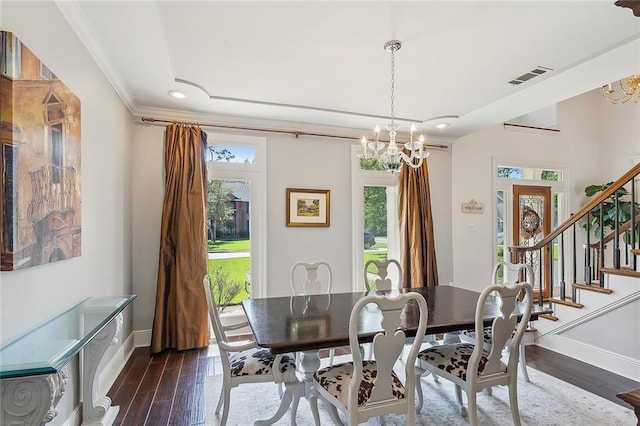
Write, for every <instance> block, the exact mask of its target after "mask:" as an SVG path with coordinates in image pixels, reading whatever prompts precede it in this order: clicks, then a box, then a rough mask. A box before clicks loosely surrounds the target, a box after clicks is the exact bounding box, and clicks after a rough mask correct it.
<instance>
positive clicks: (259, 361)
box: [203, 275, 301, 426]
mask: <svg viewBox="0 0 640 426" xmlns="http://www.w3.org/2000/svg"><path fill="white" fill-rule="evenodd" d="M203 284H204V292H205V296H206V299H207V307H208V309H209V318H210V321H211V327H212V328H213V333H214V335H215V337H216V343H217V345H218V348H219V349H220V361H221V363H222V391H221V392H220V399H219V400H218V405H217V406H216V411H215V413H216V414H218V413H219V412H220V408H222V407H224V409H223V411H222V419H221V421H220V425H222V426H224V425H226V423H227V418H228V416H229V403H230V402H231V388H234V387H236V386H238V385H241V384H243V383H263V382H274V383H277V384H280V383H282V384H284V386H285V388H286V390H285V392H284V394H283V395H282V399H281V401H280V406H279V407H278V410H277V412H276V413H275V414H274V415H273V416H272V417H271V418H270V419H268V420H264V421H258V422H256V423H255V424H256V425H270V424H272V423H275V422H276V421H278V420H279V419H280V418H281V417H282V416H283V415H284V414H285V412H286V411H287V408H289V406H291V424H292V425H295V424H296V411H297V408H298V402H299V400H300V394H301V388H300V382H299V381H298V378H297V376H296V367H295V361H294V357H293V355H292V354H278V355H274V354H272V353H271V351H270V350H269V349H263V348H259V347H257V346H256V344H255V342H249V343H243V344H233V343H230V342H229V340H228V339H227V335H226V331H228V330H235V329H237V328H240V327H243V326H245V325H246V323H241V324H234V325H232V326H224V325H222V322H221V321H220V317H219V316H218V308H217V306H216V303H215V301H214V299H213V295H212V294H211V283H210V280H209V276H208V275H206V276H205V277H204V279H203Z"/></svg>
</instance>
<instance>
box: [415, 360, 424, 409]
mask: <svg viewBox="0 0 640 426" xmlns="http://www.w3.org/2000/svg"><path fill="white" fill-rule="evenodd" d="M421 377H422V372H418V371H417V369H416V396H417V397H418V402H417V403H416V413H419V412H420V411H422V404H423V403H424V397H423V395H422V382H421V381H420V378H421Z"/></svg>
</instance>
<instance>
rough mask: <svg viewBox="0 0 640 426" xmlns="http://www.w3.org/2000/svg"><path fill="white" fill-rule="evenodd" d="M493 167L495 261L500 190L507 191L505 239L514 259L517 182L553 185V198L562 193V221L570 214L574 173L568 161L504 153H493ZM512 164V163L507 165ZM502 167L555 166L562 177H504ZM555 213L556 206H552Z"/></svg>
mask: <svg viewBox="0 0 640 426" xmlns="http://www.w3.org/2000/svg"><path fill="white" fill-rule="evenodd" d="M492 160H493V167H492V168H491V173H492V182H493V191H492V195H491V199H492V200H493V202H492V209H491V210H492V225H491V226H492V234H491V240H492V242H491V247H492V257H493V261H494V264H495V262H497V261H498V254H497V250H496V247H497V240H496V238H497V235H498V220H497V219H498V210H497V206H496V196H497V193H498V191H504V200H503V209H504V217H503V223H502V227H503V241H504V254H503V256H504V260H510V259H509V258H508V257H507V256H508V252H509V249H508V247H509V246H510V245H511V241H512V237H513V236H512V235H511V234H512V232H511V230H512V226H513V224H512V218H511V211H512V208H513V193H512V191H513V188H512V187H513V185H514V184H515V185H538V186H540V185H542V186H549V187H551V200H552V202H553V200H554V197H556V196H559V200H558V201H559V202H558V218H557V219H558V224H560V223H562V222H564V221H565V220H567V218H568V217H569V215H568V211H569V205H570V204H569V192H568V188H569V182H570V174H569V167H568V166H567V165H566V164H564V163H554V162H548V163H547V162H545V163H544V164H543V163H540V162H531V163H530V162H526V161H522V160H510V159H505V158H500V157H493V158H492ZM505 164H508V165H509V166H505ZM499 167H520V168H534V169H542V170H554V171H559V172H562V180H561V181H552V180H537V179H512V178H502V177H498V168H499ZM552 213H553V207H552ZM553 229H555V227H553V226H552V228H551V230H552V231H553Z"/></svg>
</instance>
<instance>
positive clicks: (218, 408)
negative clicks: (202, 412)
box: [216, 384, 224, 414]
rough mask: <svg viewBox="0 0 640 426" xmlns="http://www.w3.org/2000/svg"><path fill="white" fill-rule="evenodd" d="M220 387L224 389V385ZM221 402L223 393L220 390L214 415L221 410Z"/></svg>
mask: <svg viewBox="0 0 640 426" xmlns="http://www.w3.org/2000/svg"><path fill="white" fill-rule="evenodd" d="M222 386H223V388H224V384H223V385H222ZM222 401H224V392H223V390H222V389H221V390H220V398H218V405H217V406H216V414H218V413H219V412H220V409H221V408H222Z"/></svg>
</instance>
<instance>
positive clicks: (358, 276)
mask: <svg viewBox="0 0 640 426" xmlns="http://www.w3.org/2000/svg"><path fill="white" fill-rule="evenodd" d="M358 152H360V145H351V209H352V212H353V214H352V215H351V230H352V235H351V241H352V248H353V249H352V253H351V264H352V280H351V281H352V283H351V289H352V291H354V292H358V291H364V289H365V287H364V263H363V259H364V237H363V229H364V187H365V186H385V187H387V202H389V201H390V202H391V203H392V204H391V205H387V210H388V211H396V212H397V211H398V209H397V206H398V204H397V203H398V190H399V187H398V184H399V176H400V174H399V173H393V174H392V173H390V172H388V171H386V170H363V169H361V168H360V159H359V158H358ZM394 193H395V197H393V196H392V195H393V194H394ZM394 204H395V205H394ZM390 225H393V226H395V227H396V229H397V230H398V238H396V239H395V240H396V241H393V240H390V241H388V244H387V257H388V258H395V259H398V260H400V259H399V255H400V238H399V237H400V235H399V234H400V224H399V219H398V215H397V214H396V215H387V229H389V228H390ZM387 234H388V232H387ZM387 236H388V235H387Z"/></svg>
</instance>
